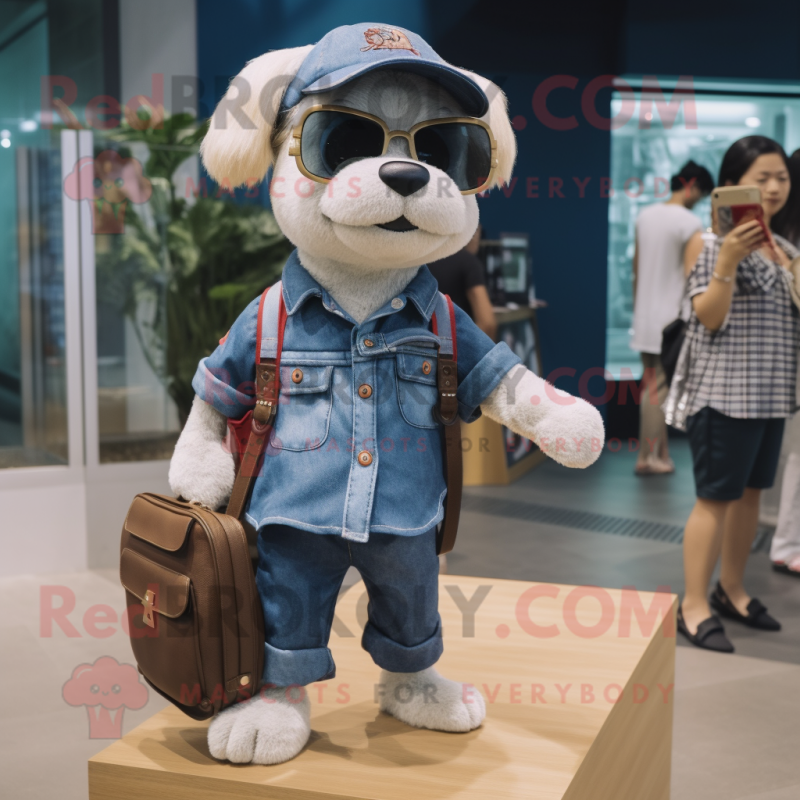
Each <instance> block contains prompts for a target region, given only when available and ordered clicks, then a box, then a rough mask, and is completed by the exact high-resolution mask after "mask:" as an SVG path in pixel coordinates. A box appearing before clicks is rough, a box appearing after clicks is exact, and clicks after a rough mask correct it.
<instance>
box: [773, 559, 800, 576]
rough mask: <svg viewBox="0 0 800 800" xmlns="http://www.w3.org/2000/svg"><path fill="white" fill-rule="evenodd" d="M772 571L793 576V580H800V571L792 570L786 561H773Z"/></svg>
mask: <svg viewBox="0 0 800 800" xmlns="http://www.w3.org/2000/svg"><path fill="white" fill-rule="evenodd" d="M772 569H774V570H775V572H780V573H782V574H783V575H791V576H792V577H793V578H800V569H792V568H791V567H790V566H789V565H788V564H787V563H786V562H785V561H773V562H772Z"/></svg>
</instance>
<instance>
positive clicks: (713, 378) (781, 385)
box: [664, 236, 800, 430]
mask: <svg viewBox="0 0 800 800" xmlns="http://www.w3.org/2000/svg"><path fill="white" fill-rule="evenodd" d="M775 241H776V243H777V244H778V245H779V246H780V247H781V248H782V249H783V250H784V251H785V252H786V253H787V255H788V256H789V258H795V257H796V256H797V255H798V251H797V249H796V248H795V247H794V246H793V245H792V244H790V243H789V242H788V241H786V239H783V238H782V237H780V236H775ZM720 244H721V240H719V239H715V240H713V241H711V242H708V243H706V246H705V248H704V249H703V251H702V253H701V254H700V256H699V258H698V259H697V263H696V264H695V266H694V269H693V270H692V273H691V274H690V275H689V278H688V279H687V284H686V293H687V295H688V297H690V298H691V297H694V296H695V295H698V294H702V293H703V292H705V290H706V289H707V288H708V285H709V283H710V282H711V280H712V273H713V272H714V268H715V266H716V263H717V257H718V256H719V250H720ZM735 280H736V286H735V289H734V292H733V298H732V300H731V307H730V310H729V311H728V314H727V316H726V317H725V321H724V322H723V323H722V326H721V327H720V328H719V330H717V331H709V330H708V328H706V327H705V326H704V325H703V324H702V323H701V322H700V320H699V319H698V318H697V314H695V313H694V311H692V313H691V316H690V318H689V324H688V328H687V330H686V338H685V340H684V343H683V347H682V349H681V353H680V357H679V358H678V364H677V366H676V369H675V377H674V378H673V381H672V385H671V386H670V392H669V395H668V396H667V400H666V402H665V404H664V412H665V414H666V417H667V424H668V425H672V426H674V427H676V428H679V429H681V430H685V429H686V418H687V417H689V416H691V415H692V414H696V413H697V412H698V411H700V410H701V409H702V408H705V407H706V406H710V407H711V408H714V409H716V410H717V411H719V412H720V413H722V414H725V415H726V416H728V417H737V418H743V419H752V418H770V417H789V416H791V415H792V414H793V413H794V411H795V409H797V402H796V395H795V391H796V387H795V383H796V375H797V351H798V347H800V314H798V310H797V308H796V307H795V305H794V303H793V302H792V297H791V293H790V289H789V285H790V284H789V282H790V281H792V280H793V279H792V276H791V273H790V272H788V271H787V270H785V269H783V267H781V266H780V265H778V264H775V263H773V262H772V261H770V260H769V259H767V258H766V257H764V256H763V255H762V254H761V253H760V252H758V251H756V252H755V253H751V254H750V255H749V256H748V257H747V258H745V259H744V260H742V261H740V262H739V265H738V267H737V270H736V279H735Z"/></svg>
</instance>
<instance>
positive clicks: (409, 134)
mask: <svg viewBox="0 0 800 800" xmlns="http://www.w3.org/2000/svg"><path fill="white" fill-rule="evenodd" d="M316 111H341V112H343V113H345V114H351V115H352V116H354V117H363V118H364V119H368V120H371V121H372V122H375V123H377V124H378V125H380V127H381V128H382V130H383V150H382V151H381V155H385V154H386V151H387V150H388V149H389V143H390V142H391V141H392V139H395V138H397V137H398V136H399V137H401V138H403V139H405V140H406V141H407V142H408V149H409V151H410V152H411V157H412V158H413V159H414V160H415V161H420V159H419V158H418V157H417V148H416V146H415V145H414V134H416V133H417V131H420V130H422V129H423V128H429V127H430V126H431V125H441V124H442V123H446V122H467V123H470V124H472V125H478V126H479V127H481V128H483V129H484V130H485V131H486V133H487V134H488V135H489V142H490V144H491V155H490V158H491V168H490V169H489V174H488V176H487V177H486V179H485V180H484V182H483V183H482V184H481V185H480V186H478V187H477V188H476V189H464V190H462V189H459V192H461V194H463V195H467V194H478V193H480V192H483V191H486V189H487V188H488V187H489V186H490V185H491V183H492V179H493V178H494V173H495V170H496V169H497V142H496V141H495V138H494V136H493V135H492V129H491V128H490V127H489V125H488V124H487V123H486V122H484V121H483V120H482V119H477V118H476V117H440V118H438V119H428V120H424V121H423V122H418V123H416V125H412V126H411V129H410V130H408V131H393V130H390V129H389V126H388V125H387V124H386V123H385V122H384V121H383V120H382V119H381V118H380V117H376V116H375V115H374V114H367V113H366V111H358V110H356V109H354V108H347V107H346V106H331V105H324V104H323V105H316V106H310V107H309V108H307V109H306V110H305V111H304V112H303V116H302V117H300V120H299V121H298V123H297V125H295V126H294V128H292V142H291V144H290V145H289V155H290V156H294V157H295V159H296V161H297V168H298V169H299V170H300V172H302V173H303V175H305V176H306V178H309V179H310V180H312V181H315V182H316V183H330V182H331V179H330V178H323V177H321V176H320V175H314V174H312V173H311V172H309V171H308V170H307V169H306V165H305V164H304V163H303V156H302V155H301V147H300V141H301V139H302V137H303V126H304V125H305V123H306V120H307V119H308V118H309V117H310V116H311V115H312V114H313V113H314V112H316ZM424 163H425V162H424V161H420V164H424Z"/></svg>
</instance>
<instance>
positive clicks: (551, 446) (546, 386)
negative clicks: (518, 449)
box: [481, 364, 605, 467]
mask: <svg viewBox="0 0 800 800" xmlns="http://www.w3.org/2000/svg"><path fill="white" fill-rule="evenodd" d="M481 409H482V410H483V412H484V413H485V414H486V415H487V416H488V417H490V418H491V419H493V420H495V421H497V422H499V423H500V424H501V425H505V426H506V427H508V428H511V430H512V431H514V432H515V433H518V434H520V435H521V436H525V437H527V438H528V439H533V441H534V442H536V444H537V445H539V448H540V449H541V450H542V452H543V453H545V455H548V456H550V458H552V459H553V460H554V461H557V462H558V463H559V464H563V465H564V466H565V467H588V466H589V465H590V464H593V463H594V462H595V461H597V459H598V458H599V457H600V453H601V452H602V451H603V442H604V440H605V430H604V428H603V418H602V417H601V416H600V412H599V411H598V410H597V409H596V408H595V407H594V406H593V405H591V404H589V403H587V402H586V401H585V400H581V399H580V398H579V397H574V396H573V395H571V394H569V393H567V392H563V391H561V389H556V387H555V386H553V385H552V384H550V383H547V381H545V380H543V379H542V378H540V377H539V376H538V375H536V374H534V373H533V372H531V371H530V370H528V369H525V367H524V366H523V365H522V364H517V365H516V366H515V367H512V368H511V369H510V370H509V371H508V373H506V375H505V376H504V378H503V380H502V381H500V383H499V384H498V385H497V386H496V387H495V388H494V390H493V391H492V392H491V394H489V396H488V397H487V398H486V399H485V400H484V401H483V402H482V403H481Z"/></svg>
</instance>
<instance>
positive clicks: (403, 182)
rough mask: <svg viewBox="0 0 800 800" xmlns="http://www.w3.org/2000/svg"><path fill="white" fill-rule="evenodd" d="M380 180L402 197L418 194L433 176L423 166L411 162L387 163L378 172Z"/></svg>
mask: <svg viewBox="0 0 800 800" xmlns="http://www.w3.org/2000/svg"><path fill="white" fill-rule="evenodd" d="M378 176H379V177H380V179H381V180H382V181H383V182H384V183H385V184H386V185H387V186H388V187H389V188H390V189H392V190H393V191H395V192H397V194H399V195H401V196H402V197H408V196H409V195H411V194H414V192H418V191H419V190H420V189H421V188H422V187H423V186H426V185H427V184H428V181H430V179H431V174H430V172H428V170H427V169H425V167H423V166H422V164H415V163H413V162H411V161H387V162H386V163H385V164H381V168H380V169H379V170H378Z"/></svg>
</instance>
